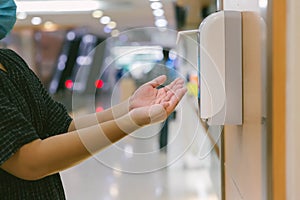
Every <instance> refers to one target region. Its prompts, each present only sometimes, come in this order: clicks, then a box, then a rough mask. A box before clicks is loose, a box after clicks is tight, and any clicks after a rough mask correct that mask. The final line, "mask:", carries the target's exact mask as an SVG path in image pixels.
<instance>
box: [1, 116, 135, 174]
mask: <svg viewBox="0 0 300 200" xmlns="http://www.w3.org/2000/svg"><path fill="white" fill-rule="evenodd" d="M138 128H139V126H137V125H136V124H135V123H133V122H132V121H131V119H130V117H129V115H125V116H123V117H121V118H118V119H117V120H111V121H107V122H104V123H101V124H99V125H95V126H91V127H88V128H84V129H80V130H77V131H73V132H70V133H66V134H61V135H57V136H53V137H50V138H47V139H44V140H35V141H33V142H31V143H29V144H27V145H24V146H23V147H21V149H20V150H19V151H18V152H17V153H16V154H15V155H14V156H12V157H11V158H10V159H9V160H7V161H6V162H5V163H4V164H3V165H2V166H1V168H3V169H4V170H6V171H7V172H9V173H11V174H13V175H15V176H17V177H19V178H22V179H27V180H37V179H40V178H43V177H45V176H48V175H50V174H53V173H57V172H59V171H62V170H64V169H67V168H69V167H72V166H74V165H75V164H78V163H79V162H82V161H83V160H85V159H87V158H89V157H90V156H91V155H92V154H93V153H97V152H99V151H100V150H101V149H103V148H105V147H107V146H109V145H110V144H112V143H114V142H116V141H118V140H120V139H121V138H123V137H124V136H126V135H127V134H128V133H131V132H133V131H135V130H136V129H138Z"/></svg>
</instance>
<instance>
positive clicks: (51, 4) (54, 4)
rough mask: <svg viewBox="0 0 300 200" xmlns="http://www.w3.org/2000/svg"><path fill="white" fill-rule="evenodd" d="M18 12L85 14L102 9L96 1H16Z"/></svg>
mask: <svg viewBox="0 0 300 200" xmlns="http://www.w3.org/2000/svg"><path fill="white" fill-rule="evenodd" d="M16 4H17V12H27V13H52V12H83V11H92V10H97V9H99V8H100V7H101V5H100V2H99V1H95V0H85V1H79V0H74V1H73V0H72V1H70V0H69V1H62V0H55V1H20V0H18V1H16Z"/></svg>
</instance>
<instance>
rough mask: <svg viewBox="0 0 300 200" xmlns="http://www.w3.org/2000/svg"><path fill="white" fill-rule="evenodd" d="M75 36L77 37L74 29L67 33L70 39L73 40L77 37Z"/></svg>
mask: <svg viewBox="0 0 300 200" xmlns="http://www.w3.org/2000/svg"><path fill="white" fill-rule="evenodd" d="M75 37H76V34H75V32H73V31H70V32H68V33H67V39H68V40H69V41H72V40H74V39H75Z"/></svg>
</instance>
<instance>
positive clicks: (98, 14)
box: [92, 10, 103, 18]
mask: <svg viewBox="0 0 300 200" xmlns="http://www.w3.org/2000/svg"><path fill="white" fill-rule="evenodd" d="M92 16H93V17H94V18H100V17H102V16H103V12H102V11H101V10H95V11H94V12H93V13H92Z"/></svg>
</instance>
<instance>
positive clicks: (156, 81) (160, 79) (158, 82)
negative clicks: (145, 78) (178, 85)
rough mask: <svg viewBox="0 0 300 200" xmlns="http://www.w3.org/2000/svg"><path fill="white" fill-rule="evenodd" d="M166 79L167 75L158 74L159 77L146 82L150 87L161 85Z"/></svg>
mask: <svg viewBox="0 0 300 200" xmlns="http://www.w3.org/2000/svg"><path fill="white" fill-rule="evenodd" d="M166 80H167V76H166V75H162V76H159V77H157V78H155V79H153V80H152V81H150V82H148V84H150V85H151V86H152V87H154V88H156V87H158V86H160V85H162V84H163V83H164V82H165V81H166Z"/></svg>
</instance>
